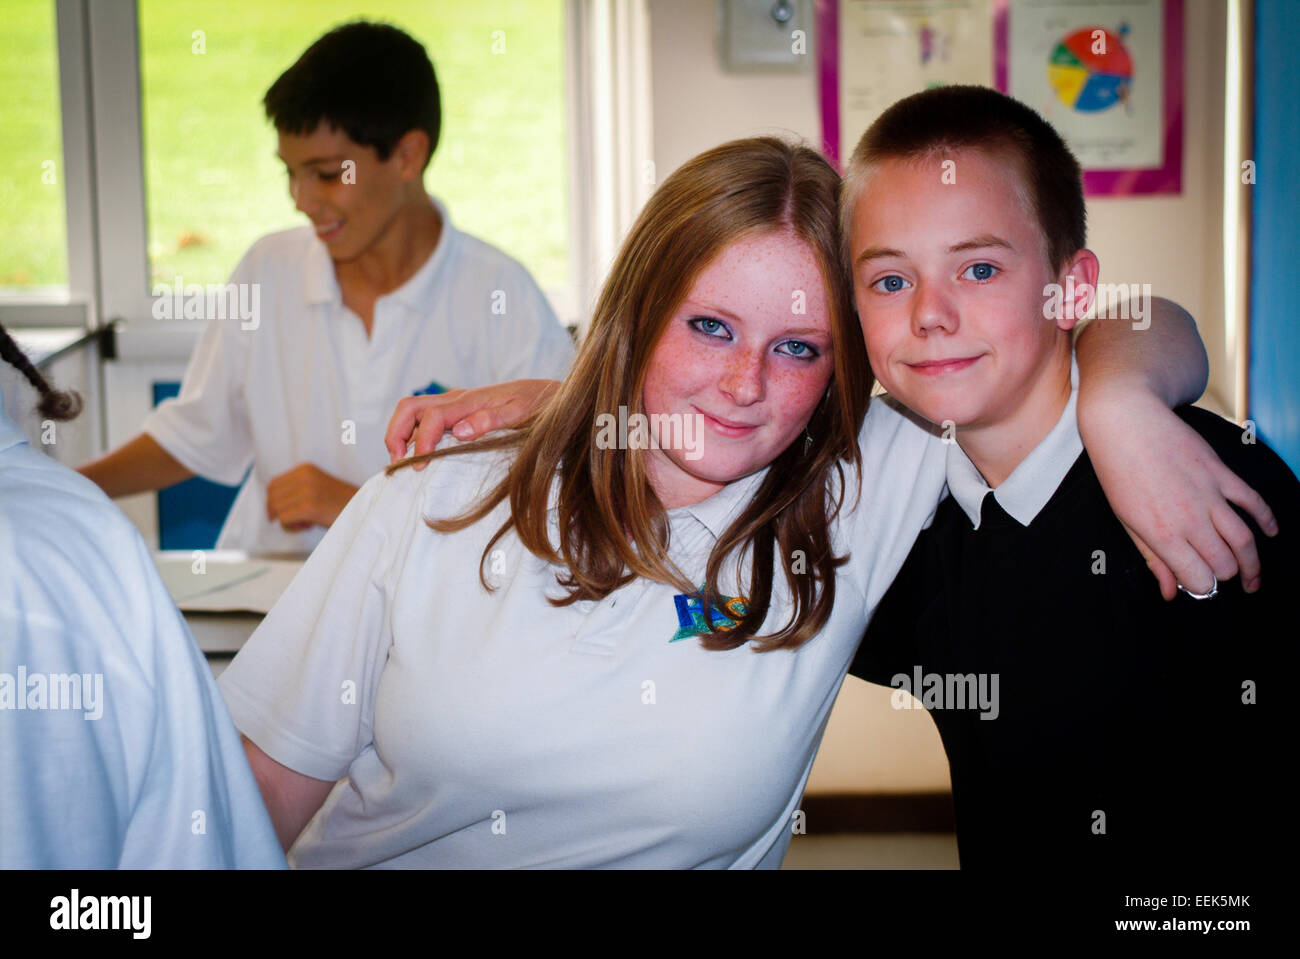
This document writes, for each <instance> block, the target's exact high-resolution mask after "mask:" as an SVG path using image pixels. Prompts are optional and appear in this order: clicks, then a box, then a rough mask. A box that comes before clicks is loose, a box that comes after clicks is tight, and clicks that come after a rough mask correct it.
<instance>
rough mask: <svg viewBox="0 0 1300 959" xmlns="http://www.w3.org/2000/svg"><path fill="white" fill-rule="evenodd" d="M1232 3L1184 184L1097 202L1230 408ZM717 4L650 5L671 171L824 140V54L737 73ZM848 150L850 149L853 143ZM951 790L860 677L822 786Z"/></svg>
mask: <svg viewBox="0 0 1300 959" xmlns="http://www.w3.org/2000/svg"><path fill="white" fill-rule="evenodd" d="M1224 11H1225V6H1224V4H1223V3H1222V2H1220V0H1193V2H1190V3H1187V4H1186V22H1185V37H1184V61H1185V63H1186V74H1187V80H1186V87H1185V90H1186V92H1185V121H1184V123H1185V143H1184V154H1183V192H1182V194H1181V195H1178V196H1167V197H1165V196H1162V197H1150V198H1138V199H1133V198H1114V199H1112V198H1094V199H1091V200H1089V203H1088V216H1089V245H1090V246H1091V247H1092V249H1093V250H1094V251H1095V252H1096V253H1097V255H1098V257H1099V258H1100V260H1101V264H1102V280H1103V281H1105V282H1112V283H1120V282H1124V283H1150V284H1151V288H1152V292H1153V293H1155V294H1157V295H1163V296H1167V297H1169V298H1170V299H1173V300H1176V301H1177V302H1179V303H1181V304H1182V305H1183V306H1184V307H1186V308H1187V310H1188V311H1189V312H1190V313H1191V314H1192V315H1193V316H1194V317H1196V319H1197V321H1198V324H1199V326H1200V330H1201V336H1202V338H1203V339H1204V340H1205V342H1206V347H1207V350H1208V351H1209V353H1210V367H1211V371H1210V390H1211V391H1212V393H1213V394H1214V395H1212V396H1210V397H1208V398H1207V402H1206V403H1205V405H1209V406H1211V407H1216V408H1219V409H1220V411H1221V412H1222V410H1223V408H1226V404H1225V402H1224V401H1230V400H1231V398H1232V392H1233V390H1232V372H1231V369H1230V367H1229V366H1228V364H1227V362H1226V360H1225V358H1224V354H1223V343H1224V325H1223V318H1222V302H1223V278H1222V262H1223V261H1222V214H1221V210H1222V192H1223V172H1222V154H1223V103H1224V94H1223V87H1224V54H1223V49H1222V47H1223V42H1224V36H1225V30H1226V26H1225V23H1226V21H1225V16H1224ZM714 16H715V6H714V4H713V3H712V2H711V0H650V36H651V62H652V71H653V75H652V93H653V97H654V140H653V142H654V151H655V157H654V159H655V168H656V170H657V172H658V175H659V177H660V179H662V178H663V177H665V176H666V175H667V174H669V173H671V172H672V171H673V170H674V169H676V168H677V167H678V166H680V165H681V164H682V162H683V161H685V160H687V159H689V158H690V157H692V156H694V155H695V154H697V153H699V152H701V151H702V150H705V149H707V148H709V147H711V146H715V145H717V144H719V143H722V142H724V141H726V140H730V139H735V138H737V137H746V136H756V135H761V134H768V133H774V132H775V133H789V134H794V135H796V136H800V137H803V138H804V139H805V140H807V141H808V142H809V143H811V144H813V145H814V146H816V145H819V144H820V142H821V114H820V107H819V104H818V93H817V73H816V69H815V67H816V62H815V59H814V58H813V54H812V53H810V57H809V59H810V61H811V62H810V64H809V70H808V72H806V73H800V74H788V73H787V74H771V75H754V74H728V73H725V72H723V70H722V69H721V67H720V65H719V61H718V57H717V54H716V52H715V51H716V38H715V21H714ZM842 149H847V147H842ZM947 788H948V771H947V762H946V760H945V757H944V754H943V749H942V745H941V744H940V741H939V737H938V733H937V732H936V730H935V728H934V724H933V722H932V721H931V720H930V718H929V716H928V715H926V714H924V713H920V712H907V711H896V710H893V709H891V708H890V706H889V694H888V691H887V690H885V689H883V688H880V687H871V686H868V685H867V684H866V683H862V682H859V681H858V680H856V679H853V678H851V677H850V678H849V679H847V680H846V681H845V686H844V689H843V691H842V692H841V694H840V698H839V701H838V702H837V703H836V706H835V710H834V712H833V714H832V716H831V720H830V725H829V727H828V729H827V732H826V738H825V741H824V745H823V749H822V752H821V755H820V756H819V757H818V760H817V765H816V767H815V768H814V769H813V775H812V779H811V781H810V783H809V790H810V791H812V792H906V791H926V790H943V789H947Z"/></svg>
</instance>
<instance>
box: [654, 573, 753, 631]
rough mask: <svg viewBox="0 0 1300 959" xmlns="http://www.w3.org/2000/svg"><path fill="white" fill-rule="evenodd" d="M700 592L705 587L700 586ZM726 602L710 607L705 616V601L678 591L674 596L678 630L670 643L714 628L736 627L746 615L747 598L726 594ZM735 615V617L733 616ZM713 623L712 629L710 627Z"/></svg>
mask: <svg viewBox="0 0 1300 959" xmlns="http://www.w3.org/2000/svg"><path fill="white" fill-rule="evenodd" d="M700 592H701V593H703V592H704V587H703V586H701V587H700ZM722 598H723V599H724V600H725V602H723V604H722V608H721V609H719V608H717V607H715V606H710V607H709V608H708V618H707V619H706V618H705V607H704V603H703V602H702V601H701V600H700V599H699V597H697V596H688V595H686V594H685V593H678V594H677V595H676V596H674V597H673V602H674V603H675V604H676V605H677V625H678V630H677V632H675V633H674V634H673V638H672V639H670V640H669V642H670V643H675V642H677V640H679V639H686V638H688V637H690V636H703V635H705V634H706V633H709V632H712V631H713V630H721V631H723V632H726V631H727V630H729V629H735V628H736V626H737V624H738V623H739V622H740V620H741V618H742V617H743V616H744V615H745V611H746V608H747V607H746V605H745V603H746V600H745V598H744V597H743V596H724V597H722ZM733 617H734V618H733ZM710 624H712V630H711V629H710Z"/></svg>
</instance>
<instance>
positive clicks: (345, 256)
mask: <svg viewBox="0 0 1300 959" xmlns="http://www.w3.org/2000/svg"><path fill="white" fill-rule="evenodd" d="M279 136H280V139H279V149H278V150H277V154H278V155H279V157H280V159H281V160H283V161H284V165H285V167H286V168H287V170H288V174H289V195H290V196H292V197H293V199H294V203H295V204H296V205H297V207H298V209H299V210H301V211H302V212H303V213H305V214H307V216H308V218H309V219H310V220H311V222H312V226H313V227H315V229H316V235H317V236H318V237H320V239H321V242H323V243H324V244H325V246H326V248H327V249H328V250H329V254H330V257H331V258H332V259H334V260H336V261H338V262H346V261H347V260H352V259H355V258H356V257H357V256H359V255H361V254H362V253H364V252H366V251H367V250H368V249H370V247H371V246H373V245H374V243H375V241H376V240H377V239H378V238H379V236H380V235H381V234H382V233H383V232H384V230H386V229H387V228H388V226H389V225H390V224H391V223H392V221H393V219H394V218H395V217H396V216H397V213H398V210H399V209H400V208H401V205H402V194H401V186H402V183H403V179H402V176H401V171H400V161H399V159H398V156H397V151H394V152H393V153H392V154H391V155H390V156H389V157H388V159H387V160H384V161H381V160H380V159H379V155H378V154H377V153H376V152H375V150H374V148H373V147H367V146H361V145H360V144H358V143H356V142H355V141H354V140H353V139H352V138H351V137H349V136H348V135H347V134H346V133H344V132H343V131H342V130H337V129H335V128H334V127H331V126H330V125H329V124H328V123H321V124H319V125H318V126H317V127H316V129H315V130H314V131H312V132H311V133H309V134H307V135H306V136H295V135H294V134H291V133H281V134H280V135H279ZM348 160H350V161H352V162H353V163H355V164H356V169H355V170H349V171H348V179H349V180H352V179H354V178H355V182H351V183H345V182H344V179H343V173H344V162H345V161H348Z"/></svg>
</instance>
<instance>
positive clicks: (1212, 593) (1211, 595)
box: [1178, 573, 1219, 599]
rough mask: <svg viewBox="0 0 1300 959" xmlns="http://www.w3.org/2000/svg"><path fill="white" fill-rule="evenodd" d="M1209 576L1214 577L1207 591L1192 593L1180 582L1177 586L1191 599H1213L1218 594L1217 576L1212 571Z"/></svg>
mask: <svg viewBox="0 0 1300 959" xmlns="http://www.w3.org/2000/svg"><path fill="white" fill-rule="evenodd" d="M1210 576H1211V577H1213V578H1214V585H1213V586H1211V587H1210V591H1209V592H1208V593H1193V592H1192V591H1191V590H1190V589H1188V588H1187V587H1186V586H1183V585H1182V584H1179V586H1178V588H1179V589H1180V590H1181V591H1182V592H1184V593H1186V594H1187V595H1188V596H1190V597H1192V599H1214V597H1215V596H1218V595H1219V577H1217V576H1215V575H1214V574H1213V573H1211V574H1210Z"/></svg>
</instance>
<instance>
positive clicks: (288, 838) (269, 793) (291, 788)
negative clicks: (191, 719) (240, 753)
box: [239, 735, 334, 852]
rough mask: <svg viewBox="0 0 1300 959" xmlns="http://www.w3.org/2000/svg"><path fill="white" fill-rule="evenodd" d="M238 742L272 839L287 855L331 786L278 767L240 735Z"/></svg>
mask: <svg viewBox="0 0 1300 959" xmlns="http://www.w3.org/2000/svg"><path fill="white" fill-rule="evenodd" d="M239 740H240V742H242V743H243V744H244V753H245V754H246V755H247V756H248V765H249V766H251V767H252V769H253V778H254V779H256V780H257V788H258V789H259V790H260V791H261V793H262V802H264V803H266V811H267V812H268V813H270V814H271V825H272V826H274V827H275V835H276V838H277V839H279V840H280V847H281V848H282V849H283V850H284V851H285V852H288V851H289V847H290V846H292V845H293V843H294V840H295V839H297V838H298V834H299V833H301V832H302V831H303V828H304V827H305V826H306V825H307V823H309V822H311V817H312V816H314V815H316V810H318V809H320V807H321V806H322V805H323V804H324V802H325V797H326V796H328V795H329V794H330V790H331V789H333V788H334V783H331V782H326V781H325V780H323V779H313V778H312V777H310V776H304V775H303V774H302V773H300V772H295V771H294V770H292V769H290V768H289V767H288V766H282V765H281V764H280V763H278V762H276V761H275V760H274V759H272V758H271V757H270V756H268V755H267V754H266V753H264V752H262V750H261V749H259V748H258V747H257V744H256V743H254V742H253V741H252V740H251V739H249V738H248V737H247V736H243V735H241V736H240V737H239Z"/></svg>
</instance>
